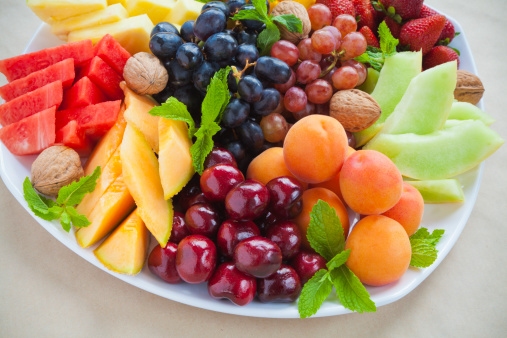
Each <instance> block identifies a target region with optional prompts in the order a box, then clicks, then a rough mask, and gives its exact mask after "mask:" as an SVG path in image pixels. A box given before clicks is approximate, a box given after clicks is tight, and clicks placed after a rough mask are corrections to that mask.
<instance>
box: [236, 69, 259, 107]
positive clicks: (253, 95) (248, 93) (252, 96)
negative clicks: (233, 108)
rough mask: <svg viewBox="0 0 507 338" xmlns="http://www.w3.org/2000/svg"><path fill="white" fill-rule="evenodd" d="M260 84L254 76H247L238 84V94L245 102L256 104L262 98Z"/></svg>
mask: <svg viewBox="0 0 507 338" xmlns="http://www.w3.org/2000/svg"><path fill="white" fill-rule="evenodd" d="M262 90H263V87H262V83H261V82H260V81H259V79H257V78H256V77H254V76H251V75H247V76H245V77H243V78H242V79H241V80H239V82H238V94H239V95H240V96H241V98H242V99H243V100H245V101H246V102H250V103H251V102H256V101H259V100H260V99H261V97H262Z"/></svg>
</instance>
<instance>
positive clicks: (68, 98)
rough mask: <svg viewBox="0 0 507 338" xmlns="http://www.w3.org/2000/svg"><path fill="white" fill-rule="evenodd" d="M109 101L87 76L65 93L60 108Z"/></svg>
mask: <svg viewBox="0 0 507 338" xmlns="http://www.w3.org/2000/svg"><path fill="white" fill-rule="evenodd" d="M104 101H107V98H106V97H105V95H104V94H103V93H102V91H101V90H100V89H99V87H97V86H96V85H95V84H94V83H93V82H91V81H90V79H89V78H88V77H87V76H85V77H83V78H82V79H81V80H79V81H77V82H76V83H74V85H73V86H72V88H70V89H69V90H67V91H66V92H65V93H64V94H63V101H62V105H61V106H60V109H61V110H62V109H69V108H77V107H84V106H89V105H91V104H97V103H100V102H104Z"/></svg>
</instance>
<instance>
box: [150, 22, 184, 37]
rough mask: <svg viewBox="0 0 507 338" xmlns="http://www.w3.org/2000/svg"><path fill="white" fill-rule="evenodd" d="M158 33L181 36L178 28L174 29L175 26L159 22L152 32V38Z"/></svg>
mask: <svg viewBox="0 0 507 338" xmlns="http://www.w3.org/2000/svg"><path fill="white" fill-rule="evenodd" d="M158 33H174V34H176V35H180V32H178V28H176V27H174V25H173V24H172V23H169V22H159V23H158V24H156V25H155V27H153V29H152V30H151V34H150V38H151V37H152V36H153V35H155V34H158Z"/></svg>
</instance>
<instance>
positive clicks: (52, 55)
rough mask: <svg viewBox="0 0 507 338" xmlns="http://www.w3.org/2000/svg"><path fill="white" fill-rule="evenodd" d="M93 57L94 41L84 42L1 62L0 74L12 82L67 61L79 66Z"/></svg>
mask: <svg viewBox="0 0 507 338" xmlns="http://www.w3.org/2000/svg"><path fill="white" fill-rule="evenodd" d="M92 57H93V44H92V41H91V40H83V41H78V42H72V43H68V44H65V45H61V46H58V47H53V48H47V49H43V50H41V51H38V52H33V53H30V54H23V55H19V56H15V57H13V58H10V59H5V60H0V73H3V74H4V75H5V77H7V81H9V82H11V81H14V80H17V79H20V78H22V77H25V76H27V75H29V74H31V73H33V72H36V71H38V70H41V69H44V68H47V67H49V66H51V65H54V64H55V63H58V62H60V61H63V60H65V59H74V64H75V65H76V66H78V65H80V64H82V63H84V62H86V61H88V60H90V59H91V58H92Z"/></svg>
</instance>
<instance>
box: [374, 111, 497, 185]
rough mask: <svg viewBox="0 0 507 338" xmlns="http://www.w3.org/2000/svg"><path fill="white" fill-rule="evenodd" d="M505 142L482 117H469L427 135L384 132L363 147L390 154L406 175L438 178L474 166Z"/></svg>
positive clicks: (452, 174) (455, 173) (425, 178)
mask: <svg viewBox="0 0 507 338" xmlns="http://www.w3.org/2000/svg"><path fill="white" fill-rule="evenodd" d="M503 143H504V140H502V138H501V137H500V136H499V135H498V134H497V133H495V132H494V131H493V130H491V129H490V128H488V127H487V126H486V125H485V124H484V123H482V122H481V121H472V120H467V121H463V122H462V123H460V124H458V125H456V126H454V127H451V128H447V129H443V130H439V131H436V132H433V133H431V134H426V135H417V134H399V135H392V134H381V135H378V136H377V137H375V138H374V139H373V140H372V141H370V142H368V143H367V144H366V146H365V147H364V149H373V150H377V151H380V152H381V153H384V154H385V155H387V156H388V157H389V158H390V159H391V160H392V161H393V162H394V164H396V167H398V169H399V170H400V172H401V174H402V175H403V176H406V177H410V178H414V179H419V180H437V179H444V178H450V177H453V176H456V175H458V174H461V173H463V172H465V171H467V170H470V169H472V168H473V167H475V166H476V165H477V164H479V163H480V162H482V161H484V160H485V159H486V158H487V157H488V156H490V155H491V154H493V153H494V152H495V151H496V150H497V149H498V148H499V147H500V146H501V145H502V144H503Z"/></svg>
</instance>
